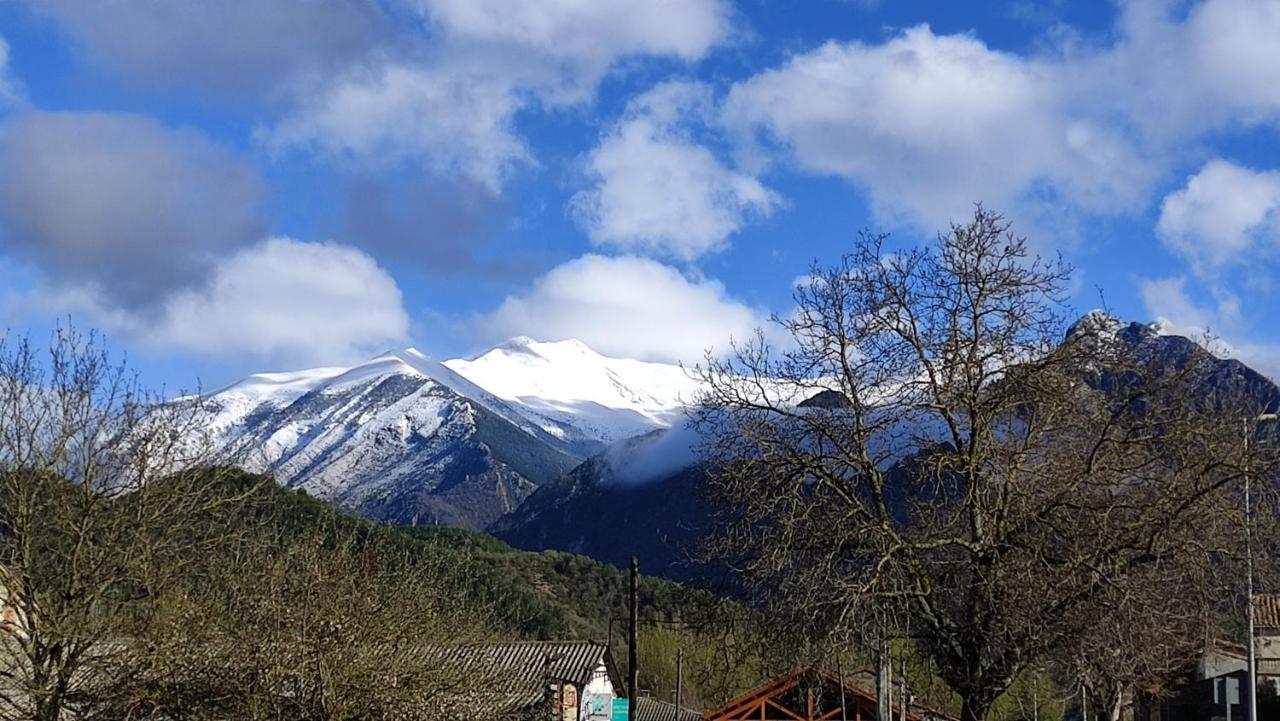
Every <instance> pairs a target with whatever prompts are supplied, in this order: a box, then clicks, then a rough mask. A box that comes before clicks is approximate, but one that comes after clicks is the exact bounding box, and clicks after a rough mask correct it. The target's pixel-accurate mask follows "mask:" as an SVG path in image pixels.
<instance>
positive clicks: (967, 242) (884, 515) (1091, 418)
mask: <svg viewBox="0 0 1280 721" xmlns="http://www.w3.org/2000/svg"><path fill="white" fill-rule="evenodd" d="M1070 272H1071V269H1070V268H1069V267H1067V266H1066V265H1065V264H1064V263H1062V262H1061V261H1060V260H1059V261H1052V260H1050V261H1045V260H1042V259H1040V258H1034V257H1031V256H1030V254H1029V253H1028V251H1027V247H1026V243H1025V240H1024V239H1022V238H1019V237H1016V236H1014V235H1012V234H1011V233H1010V232H1009V226H1008V224H1007V223H1006V222H1005V221H1004V220H1003V218H1002V217H1001V216H1000V215H998V214H995V213H991V212H989V211H986V210H984V209H982V208H981V207H979V208H978V209H977V211H976V213H975V215H974V218H973V220H972V221H971V222H969V223H967V224H965V225H962V226H953V227H952V228H951V230H950V232H949V233H947V234H946V235H944V236H941V237H940V238H939V239H938V242H937V244H936V245H935V246H932V247H926V248H918V249H908V250H903V251H900V252H889V251H888V250H887V248H886V245H885V237H884V236H878V235H871V234H866V233H864V234H862V235H861V236H860V237H859V239H858V240H857V242H856V243H855V247H854V249H853V251H852V252H851V253H850V254H849V255H848V256H846V257H844V258H843V259H842V260H841V262H840V263H839V264H838V265H836V266H835V267H832V268H828V269H823V268H818V267H815V268H814V271H813V275H812V278H811V280H810V281H809V282H808V283H807V284H805V285H804V286H803V287H801V288H800V289H799V290H798V291H797V293H796V306H797V307H796V309H795V311H794V313H793V314H791V315H788V316H785V317H782V318H777V319H775V320H776V322H777V324H778V325H779V326H780V327H781V329H782V330H783V331H784V332H785V335H786V336H787V339H786V341H787V342H786V344H784V345H783V346H782V348H781V350H778V349H775V348H773V347H771V346H770V344H769V343H767V342H766V341H765V339H764V338H765V337H764V335H763V334H759V335H758V336H757V338H756V339H755V340H754V341H752V342H749V343H747V344H745V345H741V346H739V347H737V348H736V349H735V350H736V353H734V354H733V355H732V356H731V357H730V358H729V359H728V360H717V359H715V358H709V359H708V361H707V363H706V365H705V366H704V367H703V368H702V369H701V375H702V378H703V380H704V382H705V383H706V387H707V389H708V390H707V391H706V393H705V397H704V398H703V399H702V401H703V402H702V406H701V409H700V410H699V411H698V412H697V413H696V415H695V418H694V422H695V424H696V425H697V427H698V428H699V430H700V433H701V435H702V437H703V438H704V439H706V440H705V444H704V448H703V450H704V452H705V453H706V455H707V457H708V458H709V459H710V462H711V467H712V471H711V480H710V486H711V490H712V493H713V494H714V495H716V496H718V497H719V499H720V500H721V505H722V506H723V507H725V508H727V509H729V512H730V514H731V515H730V517H728V518H726V519H724V522H723V523H722V524H721V528H720V532H719V533H718V535H717V538H716V539H715V540H714V541H713V542H712V544H711V546H710V550H711V552H712V553H713V554H715V555H718V556H720V557H722V558H725V559H728V560H729V561H731V562H732V563H734V564H736V565H737V566H738V567H739V568H740V569H741V570H742V571H743V572H744V573H745V574H746V576H747V577H748V578H749V579H751V580H752V581H754V582H755V583H756V584H757V585H756V586H755V587H756V588H758V589H760V590H761V592H762V594H763V596H764V597H765V598H766V599H768V600H769V601H770V609H771V610H772V611H773V613H774V614H775V615H779V616H783V617H785V618H789V619H792V620H793V621H794V622H795V623H796V624H797V629H798V631H799V632H801V633H805V634H808V635H810V636H826V637H836V638H840V637H844V638H851V639H855V640H856V638H857V637H859V636H860V635H861V634H860V632H861V631H862V630H863V628H864V625H865V623H866V622H868V620H874V619H875V618H877V614H879V613H882V612H883V610H884V609H886V608H889V609H893V610H894V618H898V619H903V618H909V619H910V622H911V624H912V631H913V633H914V634H916V635H918V636H920V637H921V638H922V639H923V640H922V646H923V648H924V649H925V651H926V652H927V653H928V654H929V655H930V656H931V657H932V659H933V660H934V661H935V662H936V664H937V668H938V670H939V673H940V674H941V675H942V677H943V679H944V680H945V681H946V682H947V683H948V685H950V687H951V688H952V689H953V690H954V691H955V692H956V693H957V694H958V695H959V696H960V697H961V699H962V709H961V718H962V719H963V721H979V720H980V719H983V718H984V717H985V716H986V714H987V711H988V710H989V709H990V708H991V705H992V703H993V702H994V701H995V700H996V698H997V697H998V696H1000V694H1001V693H1002V692H1004V691H1005V690H1006V689H1007V688H1008V687H1009V685H1010V684H1011V683H1012V682H1013V680H1014V679H1015V678H1016V677H1017V676H1018V674H1019V673H1020V672H1021V671H1023V670H1024V669H1026V668H1028V667H1029V666H1031V665H1043V664H1046V663H1047V662H1048V661H1049V660H1051V659H1053V658H1055V657H1056V655H1057V654H1061V653H1063V652H1065V651H1066V650H1067V649H1070V648H1072V645H1073V643H1075V642H1076V641H1077V640H1078V639H1080V638H1081V637H1082V636H1083V635H1085V634H1086V633H1089V632H1090V630H1091V629H1092V628H1093V627H1094V625H1095V624H1096V623H1097V622H1098V620H1099V619H1100V618H1104V617H1112V615H1113V614H1116V613H1121V612H1123V611H1124V609H1125V606H1123V605H1119V606H1117V605H1116V604H1115V603H1114V599H1115V598H1116V597H1117V596H1118V597H1120V598H1124V597H1126V596H1127V594H1128V593H1129V592H1130V590H1131V589H1132V588H1135V587H1138V586H1140V585H1142V584H1150V583H1159V582H1160V578H1159V574H1154V573H1152V571H1151V569H1153V568H1158V567H1163V566H1168V565H1171V564H1173V565H1179V566H1184V567H1190V568H1202V567H1203V566H1205V565H1206V564H1210V563H1218V562H1222V561H1223V560H1224V559H1227V560H1229V559H1230V558H1231V557H1232V551H1233V549H1234V548H1235V542H1234V539H1236V538H1237V537H1238V535H1239V528H1240V515H1239V511H1238V503H1237V501H1238V497H1237V496H1236V495H1235V494H1236V491H1237V490H1238V484H1239V480H1240V468H1241V464H1242V460H1243V459H1242V457H1241V448H1240V443H1239V429H1240V425H1239V423H1240V421H1239V419H1240V417H1241V416H1244V415H1249V414H1251V413H1256V411H1257V410H1259V409H1258V408H1256V407H1255V406H1254V405H1252V403H1253V401H1252V399H1250V398H1247V397H1245V396H1244V395H1243V394H1238V393H1234V392H1231V390H1230V388H1225V389H1217V390H1215V392H1212V393H1209V394H1207V395H1206V389H1208V388H1211V386H1208V385H1206V383H1205V378H1206V375H1207V374H1208V373H1209V370H1210V364H1211V362H1212V361H1213V358H1212V357H1210V356H1209V355H1208V354H1207V353H1203V352H1187V353H1182V354H1180V355H1179V356H1178V357H1177V358H1174V359H1172V360H1171V359H1170V358H1166V357H1163V355H1162V354H1160V353H1158V352H1156V350H1155V349H1156V348H1157V345H1153V344H1150V343H1143V342H1140V340H1141V339H1136V338H1132V337H1130V336H1131V335H1132V334H1128V333H1127V331H1124V330H1123V329H1120V328H1117V327H1116V326H1115V325H1113V323H1112V322H1111V321H1110V320H1109V319H1108V318H1106V317H1103V316H1092V317H1090V318H1088V319H1087V320H1086V322H1082V323H1079V324H1077V325H1076V326H1075V327H1074V328H1073V329H1072V332H1070V333H1067V332H1066V331H1067V327H1066V326H1067V324H1066V322H1065V320H1066V319H1065V317H1064V306H1063V297H1064V289H1065V287H1066V285H1067V282H1068V280H1069V276H1070ZM806 399H809V400H807V401H806ZM1262 452H1263V449H1262V447H1261V446H1259V447H1258V449H1257V451H1256V453H1257V454H1259V455H1260V454H1261V453H1262ZM1266 462H1267V461H1266V459H1264V458H1261V457H1257V458H1254V459H1252V463H1253V464H1254V467H1255V468H1261V467H1263V466H1264V465H1266ZM1179 575H1180V577H1190V576H1194V575H1196V574H1194V573H1192V572H1190V571H1185V570H1184V571H1181V572H1180V574H1179ZM1201 575H1202V576H1203V577H1208V575H1207V574H1201ZM1171 590H1172V589H1171ZM1168 611H1169V609H1167V608H1163V607H1156V606H1144V607H1143V612H1144V613H1150V614H1152V615H1151V617H1150V618H1149V619H1148V622H1149V623H1150V624H1152V625H1158V624H1161V623H1165V622H1167V621H1169V620H1170V619H1169V616H1167V615H1166V614H1167V612H1168Z"/></svg>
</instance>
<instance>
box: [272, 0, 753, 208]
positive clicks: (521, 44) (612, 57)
mask: <svg viewBox="0 0 1280 721" xmlns="http://www.w3.org/2000/svg"><path fill="white" fill-rule="evenodd" d="M725 7H726V6H725V5H724V3H723V2H721V0H694V1H691V2H667V1H665V0H664V1H663V2H648V1H645V0H609V1H608V2H595V3H582V2H577V1H576V0H560V1H553V2H545V3H524V4H518V5H515V6H513V5H511V4H510V3H498V2H493V1H492V0H483V1H479V2H456V1H454V0H426V1H424V2H423V3H422V9H423V12H424V14H425V16H426V18H427V20H428V22H429V23H430V25H431V27H432V28H433V29H434V30H435V31H436V35H435V36H434V37H433V38H432V44H431V45H430V48H429V50H428V51H427V52H426V53H425V54H424V53H423V52H413V53H407V54H406V53H400V54H394V53H393V54H389V55H387V56H386V57H380V58H378V59H377V60H376V61H371V62H368V63H362V64H357V65H354V66H352V67H351V68H349V69H348V70H347V71H346V72H344V73H341V74H338V75H336V76H335V78H336V79H335V80H334V81H333V82H332V83H330V84H328V86H327V87H324V88H322V89H320V90H319V91H317V92H314V93H311V94H309V95H307V96H306V97H304V98H302V99H301V100H300V101H299V102H298V103H297V105H296V106H295V107H294V108H292V109H291V111H290V112H289V113H288V114H286V116H285V117H284V118H283V119H282V120H280V121H279V122H278V123H275V124H272V125H268V126H265V127H263V128H260V129H259V137H261V138H262V139H264V140H265V141H266V143H267V144H268V145H269V146H271V147H272V148H274V149H275V150H277V151H280V150H284V149H288V148H294V147H306V148H313V149H319V150H322V151H325V152H328V153H330V154H337V155H340V156H345V157H351V158H355V159H359V160H373V161H374V162H386V161H388V160H390V161H400V160H406V159H411V160H418V159H420V160H422V161H424V162H425V163H426V164H427V165H428V166H431V167H434V168H435V169H437V170H439V171H441V172H459V173H462V174H465V175H466V176H467V177H469V178H471V179H473V180H476V181H479V182H482V183H484V184H486V185H487V186H489V187H490V188H493V189H497V188H498V187H500V186H501V184H502V181H503V179H504V178H505V177H506V176H507V175H508V174H509V173H510V171H511V170H512V169H513V168H515V167H517V166H519V165H521V164H525V163H530V162H532V160H533V157H532V153H531V152H530V151H529V149H528V148H527V146H526V144H525V142H524V139H523V138H522V137H521V136H520V135H519V134H518V133H517V132H516V130H515V116H516V114H517V113H518V112H520V111H521V110H524V109H527V108H531V107H537V106H562V105H566V104H573V103H580V102H584V101H586V100H589V99H590V98H591V97H592V96H593V95H594V92H595V89H596V86H597V84H598V83H599V81H600V79H601V77H602V76H603V74H604V73H605V72H606V71H607V70H608V69H609V68H610V67H611V66H613V65H614V64H615V63H617V62H618V61H619V60H622V59H623V58H628V57H633V56H642V55H657V56H667V57H676V58H681V59H685V60H693V59H696V58H698V57H701V56H702V55H703V54H704V53H705V52H707V51H708V50H709V49H710V48H711V47H712V46H713V45H714V44H715V43H716V42H718V41H720V40H722V39H723V38H724V37H725V36H726V34H727V33H728V30H729V21H728V13H727V10H726V9H725Z"/></svg>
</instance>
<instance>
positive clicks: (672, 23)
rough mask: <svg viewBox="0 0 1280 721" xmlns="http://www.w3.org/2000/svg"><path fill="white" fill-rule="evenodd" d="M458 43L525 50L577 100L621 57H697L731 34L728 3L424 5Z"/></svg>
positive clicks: (577, 0)
mask: <svg viewBox="0 0 1280 721" xmlns="http://www.w3.org/2000/svg"><path fill="white" fill-rule="evenodd" d="M423 4H424V6H425V8H426V9H427V12H428V14H429V16H430V17H431V18H432V19H433V20H435V22H437V23H438V24H439V25H440V26H441V27H443V28H444V30H445V31H446V32H447V34H448V35H449V36H451V37H453V38H455V39H460V40H464V41H469V42H480V43H486V44H489V45H498V46H508V47H515V48H520V49H521V52H520V54H521V55H522V56H524V59H525V62H526V63H532V64H533V65H550V66H551V67H553V68H554V70H555V77H556V78H557V79H558V81H559V82H558V85H559V89H560V90H561V91H562V92H564V93H566V94H567V95H569V96H571V97H572V96H580V95H581V92H582V91H583V90H584V89H586V88H590V87H591V86H594V84H595V83H596V82H597V80H598V79H599V77H600V75H602V74H603V73H604V72H605V71H606V70H607V69H608V68H609V66H610V65H612V64H613V63H614V62H615V61H616V60H618V59H619V58H623V57H627V56H634V55H658V56H671V57H676V58H681V59H683V60H697V59H698V58H700V57H702V56H703V55H704V54H705V53H706V52H707V51H708V50H709V49H710V48H711V47H713V46H714V45H716V44H718V43H720V42H721V41H723V40H724V39H725V38H726V37H727V36H728V34H729V33H730V31H731V22H730V13H729V8H728V5H727V3H725V2H723V0H596V1H595V2H582V0H548V1H546V2H537V3H514V4H513V3H510V2H505V1H504V0H424V2H423Z"/></svg>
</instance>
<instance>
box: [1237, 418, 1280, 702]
mask: <svg viewBox="0 0 1280 721" xmlns="http://www.w3.org/2000/svg"><path fill="white" fill-rule="evenodd" d="M1277 418H1280V415H1277V414H1275V413H1262V414H1260V415H1258V416H1256V417H1254V419H1253V422H1254V423H1262V422H1264V421H1274V420H1276V419H1277ZM1250 430H1252V428H1251V427H1250V424H1249V419H1247V418H1246V419H1245V422H1244V553H1245V564H1246V568H1247V569H1248V575H1249V580H1248V594H1249V595H1248V600H1247V602H1246V606H1245V607H1246V609H1247V610H1248V615H1249V721H1258V659H1257V652H1256V650H1255V648H1254V638H1253V523H1252V520H1253V507H1252V506H1253V501H1252V496H1251V493H1250V488H1249V431H1250Z"/></svg>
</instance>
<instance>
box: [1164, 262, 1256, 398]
mask: <svg viewBox="0 0 1280 721" xmlns="http://www.w3.org/2000/svg"><path fill="white" fill-rule="evenodd" d="M1139 292H1140V293H1141V295H1142V300H1143V303H1144V304H1145V305H1146V309H1147V313H1148V315H1150V316H1151V317H1153V318H1155V319H1156V324H1157V325H1158V326H1159V328H1160V330H1161V332H1163V333H1166V334H1170V335H1180V336H1184V337H1186V338H1190V339H1191V340H1193V341H1196V342H1197V343H1200V344H1202V345H1207V347H1208V348H1209V349H1210V350H1211V351H1213V353H1214V354H1215V355H1218V356H1220V357H1224V358H1235V359H1237V360H1239V361H1241V362H1242V363H1244V364H1245V365H1248V366H1249V367H1250V368H1253V369H1254V370H1257V371H1258V372H1260V373H1264V374H1266V375H1268V376H1270V377H1271V378H1273V379H1280V344H1276V343H1272V342H1267V341H1259V340H1257V339H1254V338H1250V337H1248V335H1247V334H1246V333H1245V332H1244V330H1243V328H1242V326H1243V323H1242V321H1241V317H1240V303H1239V299H1238V298H1236V296H1235V295H1233V294H1231V293H1228V292H1225V291H1221V290H1218V291H1215V292H1214V293H1213V296H1214V298H1213V302H1212V303H1211V304H1206V303H1200V302H1197V301H1196V300H1195V299H1193V298H1192V295H1191V293H1190V292H1188V290H1187V279H1186V278H1184V277H1181V276H1175V277H1172V278H1158V279H1148V278H1144V279H1141V280H1140V282H1139Z"/></svg>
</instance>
